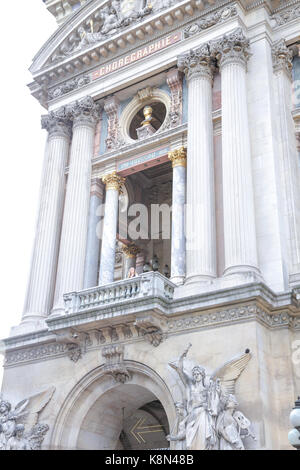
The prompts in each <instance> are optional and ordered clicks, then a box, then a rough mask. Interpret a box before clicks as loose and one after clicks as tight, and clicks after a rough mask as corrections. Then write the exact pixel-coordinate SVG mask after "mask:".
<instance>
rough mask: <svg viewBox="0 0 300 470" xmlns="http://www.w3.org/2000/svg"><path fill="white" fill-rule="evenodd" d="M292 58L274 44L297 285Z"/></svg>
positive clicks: (298, 204) (299, 216) (292, 273)
mask: <svg viewBox="0 0 300 470" xmlns="http://www.w3.org/2000/svg"><path fill="white" fill-rule="evenodd" d="M292 57H293V52H292V51H291V50H290V49H289V48H288V47H287V46H286V44H285V41H284V39H281V40H279V41H277V42H275V43H274V44H273V47H272V59H273V70H274V76H275V86H276V94H275V96H276V106H277V111H278V120H277V122H278V143H279V165H280V177H281V185H282V193H283V196H284V197H283V199H284V205H285V212H286V214H287V220H288V224H287V225H288V227H287V238H288V251H289V282H290V285H293V284H294V285H299V282H300V191H299V180H300V171H299V160H298V151H297V140H296V135H295V123H294V120H293V117H292V113H291V107H292V67H293V66H292Z"/></svg>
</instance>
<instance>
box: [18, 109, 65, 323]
mask: <svg viewBox="0 0 300 470" xmlns="http://www.w3.org/2000/svg"><path fill="white" fill-rule="evenodd" d="M42 128H43V129H46V130H47V131H48V140H47V144H46V151H45V160H44V168H43V174H42V181H41V191H40V207H39V213H38V220H37V228H36V235H35V241H34V248H33V254H32V262H31V270H30V276H29V282H28V288H27V295H26V300H25V307H24V313H23V320H22V323H28V322H30V323H36V324H38V322H39V321H40V320H42V319H44V318H45V317H47V316H48V315H49V314H50V312H51V308H52V302H53V295H54V289H55V277H56V268H57V259H58V249H59V240H60V232H61V224H62V214H63V206H64V193H65V167H66V165H67V160H68V154H69V146H70V136H71V123H70V121H69V120H68V119H67V116H66V113H65V108H61V109H59V110H58V111H56V112H51V113H50V114H49V115H46V116H42Z"/></svg>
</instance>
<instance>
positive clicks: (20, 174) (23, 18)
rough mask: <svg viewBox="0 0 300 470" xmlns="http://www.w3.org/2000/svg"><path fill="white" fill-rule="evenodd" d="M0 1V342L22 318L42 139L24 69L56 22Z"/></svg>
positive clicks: (25, 5)
mask: <svg viewBox="0 0 300 470" xmlns="http://www.w3.org/2000/svg"><path fill="white" fill-rule="evenodd" d="M2 3H3V4H1V15H2V18H6V21H4V22H3V24H2V34H1V37H2V40H1V46H0V47H1V65H2V67H1V68H2V72H1V76H0V85H1V87H0V93H1V159H0V207H1V221H2V223H1V232H0V238H1V240H0V242H1V243H0V250H1V251H0V260H1V274H0V286H1V301H0V302H1V310H0V339H1V338H5V337H7V336H8V335H9V330H10V327H11V326H13V325H17V324H18V323H19V322H20V320H21V315H22V310H23V303H24V298H25V290H26V284H27V279H28V274H29V267H30V258H31V251H32V245H33V237H34V231H35V223H36V214H37V207H38V195H39V185H40V176H41V169H42V162H43V154H44V145H45V140H46V132H45V131H42V130H41V126H40V119H41V114H43V113H45V112H46V111H45V110H44V108H42V107H41V106H40V104H39V103H38V101H36V100H35V98H33V97H32V96H31V95H30V92H29V89H28V88H27V86H26V85H27V84H28V83H30V82H31V81H32V78H31V75H30V73H29V72H28V68H29V66H30V65H31V62H32V58H33V57H34V55H35V54H36V53H37V52H38V50H39V49H40V47H41V46H42V45H43V43H44V42H45V41H46V40H47V39H48V38H49V37H50V36H51V34H52V33H53V32H54V31H55V29H56V22H55V19H54V17H53V16H52V15H51V14H50V13H49V12H48V11H47V9H46V7H45V5H44V3H43V2H42V0H29V1H28V0H27V1H25V0H15V1H14V2H2ZM9 18H11V21H9ZM0 362H1V364H2V357H1V356H0ZM1 381H2V367H1V370H0V384H1Z"/></svg>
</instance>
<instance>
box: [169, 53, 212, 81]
mask: <svg viewBox="0 0 300 470" xmlns="http://www.w3.org/2000/svg"><path fill="white" fill-rule="evenodd" d="M178 69H179V70H180V71H182V72H184V73H185V75H186V78H187V79H188V80H191V79H193V78H206V79H208V80H211V81H212V78H213V70H214V67H213V63H212V58H211V53H210V48H209V44H202V45H201V46H200V47H198V48H197V49H192V50H190V51H189V52H187V53H186V54H182V55H180V56H179V57H178Z"/></svg>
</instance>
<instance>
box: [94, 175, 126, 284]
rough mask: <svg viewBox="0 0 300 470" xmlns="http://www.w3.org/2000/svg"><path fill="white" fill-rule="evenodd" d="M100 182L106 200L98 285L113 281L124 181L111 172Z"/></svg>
mask: <svg viewBox="0 0 300 470" xmlns="http://www.w3.org/2000/svg"><path fill="white" fill-rule="evenodd" d="M102 181H103V183H104V184H105V185H106V198H105V213H104V223H103V236H102V248H101V261H100V276H99V284H100V285H104V284H109V283H111V282H113V281H114V271H115V255H116V236H117V225H118V207H119V194H120V191H121V187H122V184H123V183H124V181H125V179H124V178H121V177H120V176H118V175H117V173H116V172H113V173H111V174H110V175H105V176H104V177H103V178H102Z"/></svg>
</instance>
